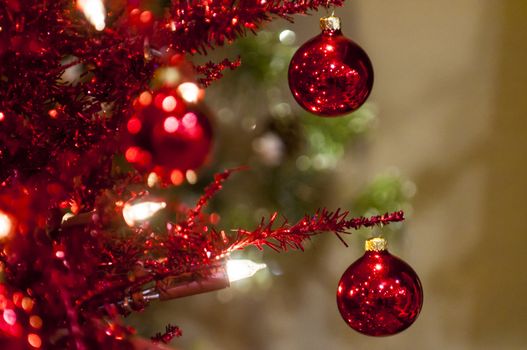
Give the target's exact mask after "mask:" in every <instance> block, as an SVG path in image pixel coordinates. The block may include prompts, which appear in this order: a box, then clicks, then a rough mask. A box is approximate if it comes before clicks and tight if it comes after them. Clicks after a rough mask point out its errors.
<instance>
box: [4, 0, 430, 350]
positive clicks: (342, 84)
mask: <svg viewBox="0 0 527 350" xmlns="http://www.w3.org/2000/svg"><path fill="white" fill-rule="evenodd" d="M340 5H341V2H340V1H330V2H328V1H317V0H314V1H252V0H251V1H238V2H231V1H222V0H218V1H207V2H205V1H196V2H178V1H172V2H156V3H148V2H145V3H143V2H135V1H108V2H104V3H103V2H102V1H98V0H91V1H90V0H84V1H81V0H79V1H55V2H52V3H48V2H46V1H36V0H35V1H33V0H32V1H26V2H24V3H22V2H21V1H16V0H4V1H2V2H1V6H0V29H1V30H0V58H1V62H2V66H1V68H0V70H1V71H0V74H1V83H0V91H1V97H2V98H1V101H0V125H1V129H0V161H1V164H0V181H1V182H0V183H1V187H0V237H1V241H0V244H1V246H2V252H1V254H0V260H1V262H2V277H3V283H2V284H1V285H0V288H1V289H0V307H1V309H2V312H3V320H2V321H0V331H1V333H0V344H2V345H3V346H4V347H5V348H8V349H25V348H28V347H29V348H57V349H62V348H68V349H70V348H71V349H91V348H94V349H97V348H105V349H113V348H115V349H126V348H140V347H141V346H146V347H156V346H159V345H156V344H159V343H168V342H169V341H170V340H171V339H172V338H174V337H176V336H178V335H180V333H181V330H180V329H179V328H178V327H177V326H174V325H167V327H166V330H165V331H164V332H163V331H160V332H159V333H158V334H157V335H153V336H152V339H151V344H149V341H146V340H144V339H141V338H139V337H137V336H135V331H134V329H132V328H131V327H129V326H126V325H125V323H124V322H123V320H122V318H123V317H124V316H128V315H130V314H131V313H134V312H140V311H142V310H144V309H145V308H146V307H147V306H149V304H150V303H151V302H153V301H157V300H168V299H176V298H181V297H185V296H190V295H194V294H197V293H203V292H207V291H213V290H218V289H221V288H226V287H228V286H229V284H230V282H234V281H235V280H236V279H238V278H243V277H248V276H250V275H252V274H254V273H255V272H256V271H257V270H259V269H260V268H262V267H263V265H262V264H258V263H254V262H250V261H246V260H238V259H233V258H232V257H231V255H232V253H234V252H236V251H238V250H242V249H244V248H247V247H251V246H253V247H256V248H259V249H262V248H263V247H269V248H271V249H273V250H276V251H286V250H290V249H292V250H302V249H303V248H304V243H305V241H306V240H308V239H310V237H312V236H313V235H315V234H317V233H320V232H333V233H335V234H336V236H337V237H338V238H339V239H340V240H342V241H343V242H344V240H343V238H342V236H343V234H345V233H348V230H350V229H359V228H362V227H372V226H376V225H384V224H389V223H392V222H399V221H402V220H403V213H402V211H398V209H399V208H398V206H399V205H401V204H402V203H401V201H403V202H404V195H395V196H394V198H393V200H392V201H391V203H389V202H390V201H384V202H383V203H382V204H383V205H385V206H386V207H385V208H383V207H382V206H383V205H378V206H377V207H380V208H379V210H380V211H381V212H379V213H371V212H370V213H368V214H371V215H368V216H367V217H363V216H359V217H351V216H350V215H349V214H348V211H347V210H345V209H343V210H340V209H335V210H329V209H326V207H325V206H324V205H323V204H324V201H317V200H316V199H315V198H314V196H313V195H312V194H310V192H312V191H313V190H314V189H316V186H317V184H316V183H312V186H315V187H311V188H307V189H306V187H304V188H302V187H301V186H300V187H298V186H297V185H298V184H299V183H300V184H301V183H308V182H309V181H310V180H312V179H314V178H315V176H313V172H314V171H319V172H320V171H326V170H327V169H329V168H331V164H334V163H335V162H336V161H337V160H338V158H339V156H341V155H342V152H343V151H342V147H341V144H342V143H343V142H344V141H345V140H347V139H349V138H350V137H353V136H354V135H356V134H359V133H360V132H361V131H363V129H364V125H365V124H367V121H368V118H370V115H371V112H368V111H367V110H362V111H359V112H357V113H358V114H356V115H355V116H353V117H352V118H351V119H344V118H343V119H340V120H336V122H335V123H333V124H332V126H331V127H328V130H329V132H328V133H320V132H319V130H320V129H321V128H325V127H326V123H325V120H324V119H318V120H314V119H307V118H306V119H305V121H302V122H300V123H299V122H298V120H303V119H302V116H295V115H294V113H291V112H290V111H289V110H288V108H287V106H286V105H284V104H280V103H276V101H277V100H280V98H279V97H277V96H278V94H279V93H275V94H274V97H273V96H272V95H271V96H270V97H269V99H270V100H272V99H273V98H274V99H275V101H269V103H265V104H266V105H269V106H272V108H270V109H269V111H268V113H269V115H270V116H271V118H269V119H268V120H269V123H268V124H267V125H266V126H265V128H262V129H261V130H258V132H259V135H258V137H256V138H254V140H252V143H251V145H252V149H253V151H254V154H253V153H249V152H247V147H246V146H245V144H247V143H249V139H248V138H247V137H246V138H244V137H243V135H240V134H243V130H245V133H247V134H248V133H249V131H250V130H252V129H254V125H255V123H254V122H251V121H250V120H245V121H244V123H241V124H242V130H241V131H242V132H241V133H240V130H238V132H237V133H236V134H233V135H230V136H231V137H236V138H237V139H238V140H239V141H238V142H237V143H238V144H237V145H236V147H235V149H232V150H228V149H223V150H222V149H220V150H217V151H216V152H214V153H211V150H212V147H213V144H214V137H215V136H214V135H216V133H217V131H216V130H217V128H215V124H220V123H215V122H214V120H213V118H214V114H215V113H214V112H213V111H211V109H210V108H209V107H207V106H206V105H205V104H204V91H205V90H204V88H205V87H208V86H210V85H212V89H214V88H216V89H220V90H221V87H220V85H219V84H220V82H216V80H218V79H220V78H222V76H223V74H224V71H225V70H234V71H233V72H231V73H229V76H228V77H226V79H229V80H231V83H232V81H233V80H236V79H239V80H237V82H236V83H233V84H232V85H234V86H238V87H239V90H238V91H237V92H236V93H231V94H230V96H229V97H228V98H231V99H232V98H234V97H235V96H236V95H238V96H242V93H243V92H244V91H243V90H244V89H245V90H247V89H248V88H250V87H249V86H247V83H248V82H249V83H250V82H254V81H255V80H258V79H259V78H262V79H264V80H268V81H267V84H273V83H272V81H269V80H272V77H271V76H272V74H271V75H270V74H268V70H266V69H264V70H263V71H262V70H261V67H262V66H264V67H265V66H266V64H262V60H263V61H265V60H268V61H269V63H268V65H269V66H271V67H272V66H273V65H274V66H275V68H276V67H278V68H279V66H280V60H279V59H277V56H276V54H275V53H276V51H277V50H283V51H284V52H283V53H282V55H283V57H289V56H291V54H292V50H290V48H287V47H285V48H284V47H283V44H284V43H287V41H288V40H290V38H291V35H292V34H291V33H288V32H282V33H281V35H280V41H281V42H282V44H280V43H275V42H273V41H272V40H271V39H269V35H267V38H266V35H265V33H263V35H261V36H259V37H258V40H262V41H263V42H260V43H259V42H258V40H256V41H254V40H253V41H250V40H245V41H244V39H240V38H241V37H244V36H245V35H246V34H251V33H254V32H256V31H258V30H259V29H260V28H261V27H262V25H263V24H264V23H265V22H269V21H271V20H273V19H276V18H285V19H287V20H291V19H292V18H291V16H292V15H295V14H302V13H306V12H307V11H311V10H315V9H317V8H319V7H328V6H340ZM322 30H323V32H322V34H321V35H320V36H319V37H317V38H316V40H318V41H315V42H314V43H315V44H316V45H315V46H313V45H312V46H306V47H304V50H305V51H301V50H302V49H300V50H299V51H298V52H297V54H295V57H296V60H295V58H293V61H292V63H291V65H290V66H289V67H290V69H289V82H290V85H291V90H292V92H293V94H294V96H295V99H296V100H297V101H298V102H299V104H300V105H302V107H304V108H305V109H306V110H307V111H309V112H312V113H316V114H319V115H321V116H334V115H342V114H346V113H349V112H352V111H354V110H356V109H357V108H358V107H360V106H361V105H362V104H363V103H364V101H365V100H366V98H367V97H368V95H369V92H370V90H371V86H372V83H373V76H372V74H373V73H372V68H371V63H369V60H368V57H367V56H366V54H365V53H364V52H363V51H362V49H361V48H360V47H359V46H358V45H356V44H355V43H353V42H352V41H350V40H349V39H346V38H345V37H343V36H342V34H341V32H340V27H339V23H338V19H337V18H336V17H334V16H327V17H325V18H324V19H323V21H322ZM288 36H289V39H288ZM238 39H240V40H238ZM237 40H238V42H237V43H236V45H238V50H239V52H240V56H241V60H240V59H238V58H233V59H223V58H216V59H214V58H215V56H217V54H216V53H214V54H210V51H211V50H212V49H214V48H217V47H220V46H224V45H225V44H231V43H233V42H235V41H237ZM328 40H329V43H328ZM279 45H282V46H280V47H281V49H277V48H278V47H279ZM331 45H334V46H331ZM322 46H323V47H324V49H323V53H322V54H319V53H318V52H319V51H320V50H319V47H322ZM341 46H343V47H345V48H346V50H344V51H345V52H347V54H349V55H351V56H350V57H348V56H346V57H334V52H341V50H340V47H341ZM254 50H256V54H255V51H254ZM259 50H261V51H259ZM303 52H305V55H304V53H303ZM320 52H322V51H320ZM279 54H280V53H279ZM266 55H267V56H266ZM317 55H318V56H317ZM307 56H309V57H310V59H311V62H309V61H308V62H306V61H305V60H303V57H307ZM319 56H320V57H319ZM204 57H205V58H204ZM244 57H248V60H247V65H244V63H243V62H244ZM283 57H282V68H283V66H284V65H283ZM209 58H210V59H212V60H210V61H209V60H208V59H209ZM337 59H341V61H342V62H341V64H342V65H341V66H339V65H337V66H335V67H334V64H333V62H336V61H335V60H337ZM251 60H252V64H251ZM326 60H330V61H331V62H330V63H328V64H329V65H330V66H331V67H330V68H331V69H329V70H326V69H325V68H324V66H323V65H324V64H325V63H324V62H325V61H326ZM200 61H201V62H200ZM313 62H315V65H312V66H309V64H311V63H313ZM317 62H318V63H317ZM328 62H329V61H328ZM240 64H241V66H240ZM305 64H307V65H308V68H298V67H304V66H303V65H305ZM339 64H340V63H339ZM295 67H296V68H295ZM357 67H360V68H357ZM297 68H298V69H297ZM238 70H239V71H238ZM244 70H245V71H244ZM258 70H260V71H258ZM271 71H272V72H273V74H279V73H280V69H273V70H271ZM282 71H284V72H283V74H286V73H285V69H282ZM238 73H240V75H237V74H238ZM310 74H311V75H310ZM247 76H252V77H251V78H250V79H247ZM309 76H321V77H322V78H320V79H321V80H323V81H322V82H321V83H319V82H318V80H317V82H316V83H314V82H313V79H314V78H311V79H310V78H309ZM316 79H319V78H316ZM328 81H331V82H332V83H327V82H328ZM333 81H337V82H336V83H335V82H333ZM215 84H216V85H215ZM313 84H314V85H313ZM215 86H216V87H215ZM252 87H254V85H253V86H252ZM326 88H327V89H328V90H327V91H326V90H325V89H326ZM275 92H276V91H275ZM221 93H222V91H216V92H214V91H213V92H212V94H217V95H220V94H221ZM223 93H224V92H223ZM245 93H247V94H248V95H247V96H246V97H245V98H249V99H251V100H254V99H257V98H258V95H257V94H258V89H255V90H254V91H248V92H247V91H246V92H245ZM260 93H261V91H260ZM251 94H252V95H251ZM227 96H228V94H227ZM220 98H221V97H220ZM224 98H225V97H224ZM255 103H256V102H255ZM305 113H307V112H305ZM217 114H218V119H220V120H229V119H231V120H232V118H236V116H235V115H234V116H233V114H236V113H233V110H230V111H229V110H225V109H224V110H223V111H218V113H217ZM216 126H217V125H216ZM304 138H305V139H304ZM240 146H241V147H240ZM231 152H235V153H236V152H238V153H239V154H240V156H239V157H228V156H227V155H228V154H230V153H231ZM243 158H245V160H246V161H245V162H241V164H240V163H238V164H232V163H233V159H238V161H239V159H243ZM244 163H245V164H244ZM246 164H249V165H250V169H252V170H248V171H246V174H237V175H235V176H238V177H242V176H245V177H246V178H248V179H247V180H246V181H248V183H247V184H246V185H245V187H246V188H248V190H247V191H249V190H254V191H255V192H258V191H256V188H257V187H258V184H259V185H260V187H261V188H262V190H261V191H260V192H263V193H260V194H261V196H259V197H256V196H255V197H254V198H256V199H255V203H254V206H253V207H252V208H253V209H254V208H262V210H259V211H256V215H258V216H259V217H260V218H261V217H264V219H261V221H256V222H255V223H256V225H254V223H253V222H251V220H249V219H255V218H254V217H252V218H251V217H250V216H249V215H247V212H252V211H253V209H252V208H251V207H249V208H245V209H243V208H242V209H238V210H239V211H241V214H242V215H240V216H241V217H242V218H243V217H245V219H241V220H235V218H236V219H237V218H238V215H232V216H231V217H230V218H229V217H227V218H225V219H223V220H222V221H220V217H221V216H222V211H224V210H228V209H229V205H231V206H232V203H233V202H234V201H236V200H237V198H236V195H235V193H234V192H233V191H230V192H229V189H228V186H227V188H226V191H225V192H226V193H225V194H224V196H223V197H222V198H223V199H218V198H216V197H215V196H216V195H217V193H218V191H220V190H221V189H222V187H223V186H224V182H225V181H226V180H227V179H228V178H229V177H230V176H231V175H233V173H234V172H237V171H238V170H243V169H242V168H239V166H243V165H246ZM228 167H230V168H233V167H235V168H233V169H232V170H225V171H223V170H219V169H222V168H223V169H225V168H228ZM298 169H300V170H301V171H300V174H299V173H298V171H297V170H298ZM251 177H255V178H256V180H254V178H251ZM292 177H293V179H292ZM207 179H209V182H210V184H208V185H207ZM268 179H273V181H274V183H269V182H268ZM285 179H289V181H285ZM393 181H395V182H396V183H395V185H394V184H393ZM378 182H379V183H377V184H374V185H372V186H373V188H377V187H378V186H392V187H394V188H396V189H397V188H399V187H400V186H399V183H398V180H397V179H395V180H394V179H393V178H381V179H379V180H378ZM190 185H193V186H190ZM198 188H199V189H200V191H199V192H200V194H199V195H198V194H197V192H196V191H197V189H198ZM238 191H239V189H238ZM247 191H245V192H247ZM242 192H244V191H242ZM265 192H267V193H265ZM238 193H239V192H238ZM400 197H402V198H403V199H401V198H400ZM238 199H239V198H238ZM374 199H375V197H374V196H368V195H367V194H365V195H364V196H362V197H361V199H360V200H358V201H357V202H356V203H357V204H356V205H357V208H356V209H359V210H360V207H361V205H362V207H363V208H364V209H370V208H372V207H376V206H375V205H371V203H368V202H369V201H371V200H374ZM192 200H193V201H192ZM214 201H215V202H214ZM229 203H230V204H229ZM276 203H279V204H280V205H281V206H284V207H287V206H289V207H290V209H289V210H287V216H288V217H296V218H298V217H301V219H299V220H298V221H293V222H290V221H288V220H287V219H285V217H284V216H283V215H280V214H279V213H278V212H270V211H269V210H268V209H267V208H268V207H269V206H270V205H274V204H276ZM361 203H362V204H361ZM209 204H211V205H212V207H213V210H212V211H211V212H206V211H205V207H206V206H207V205H209ZM346 204H347V203H346ZM271 210H275V209H271ZM243 211H245V213H243ZM385 211H386V213H384V212H385ZM306 212H310V213H311V214H307V215H305V213H306ZM220 222H221V226H219V225H220ZM240 226H248V227H252V228H251V229H240V228H237V227H240ZM220 227H224V229H221V228H220ZM231 228H234V229H231ZM344 244H345V242H344ZM368 251H369V252H375V254H374V255H375V256H376V258H379V256H380V255H382V254H384V253H382V252H385V253H386V254H389V253H387V252H386V250H385V246H384V245H383V244H381V243H375V244H374V243H371V242H370V246H369V248H368ZM379 252H380V253H379ZM390 257H391V256H390ZM387 259H388V258H387ZM390 259H391V258H390ZM386 261H388V260H386ZM387 263H390V264H393V262H391V260H390V262H387ZM383 264H384V261H383ZM395 264H398V262H396V263H395ZM377 265H379V266H380V264H377ZM377 265H375V266H377ZM405 268H406V267H405V266H403V267H398V270H404V269H405ZM364 269H366V270H367V268H364ZM410 270H411V268H410ZM366 272H367V271H366ZM240 273H241V275H240ZM368 278H369V275H368ZM415 279H417V277H415ZM350 281H351V280H350ZM401 281H402V280H401ZM403 282H404V281H403ZM411 282H413V281H410V282H409V283H411ZM350 283H351V282H350ZM354 283H355V282H354ZM417 283H418V280H417ZM340 286H341V287H342V288H344V287H346V288H347V287H348V286H347V285H346V283H344V282H343V283H341V285H340ZM383 286H384V285H383ZM418 287H419V288H420V286H418ZM339 288H340V287H339ZM383 288H384V287H383ZM339 293H340V290H339ZM408 293H410V294H411V293H414V292H411V291H410V289H408ZM415 293H416V294H419V293H420V291H415ZM421 302H422V300H421V299H419V298H418V299H417V300H416V304H415V305H413V307H414V309H417V312H413V313H411V314H410V316H407V317H409V320H402V319H396V320H391V321H390V324H389V325H385V326H386V327H384V328H383V327H382V326H381V323H382V322H381V321H379V319H373V318H372V319H371V320H369V321H368V325H369V326H368V327H363V326H362V325H360V324H359V325H357V324H356V323H354V322H352V321H350V319H349V318H348V320H347V322H348V323H350V325H351V326H352V327H354V328H356V329H357V328H358V330H359V331H361V332H363V333H366V334H370V335H383V334H391V333H393V332H398V331H400V330H402V329H404V328H406V327H407V326H409V325H410V324H411V323H412V322H413V320H414V319H415V317H416V316H417V314H418V312H419V309H420V307H421V304H420V303H421ZM346 303H348V302H347V301H346V302H342V303H340V304H339V308H341V312H342V313H343V316H344V314H345V313H346V312H347V311H349V310H343V309H342V308H343V307H344V306H342V305H344V304H346ZM346 305H347V304H346ZM362 307H363V306H362V304H361V305H360V306H356V308H362ZM377 311H378V310H373V309H372V310H370V311H369V313H370V314H374V313H375V312H377ZM414 311H415V310H414ZM383 317H384V318H385V319H388V317H387V316H386V315H384V316H383ZM345 318H346V317H345ZM175 321H176V322H177V318H176V319H175ZM359 323H360V322H359ZM381 328H382V329H381ZM379 329H381V330H380V331H379Z"/></svg>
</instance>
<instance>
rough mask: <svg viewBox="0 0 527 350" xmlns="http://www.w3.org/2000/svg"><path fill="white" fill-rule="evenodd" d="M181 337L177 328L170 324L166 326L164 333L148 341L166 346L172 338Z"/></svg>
mask: <svg viewBox="0 0 527 350" xmlns="http://www.w3.org/2000/svg"><path fill="white" fill-rule="evenodd" d="M182 335H183V332H182V331H181V329H180V328H179V327H178V326H173V325H171V324H170V323H169V324H168V325H167V326H166V328H165V332H164V333H161V332H159V333H156V335H154V336H153V337H151V338H150V339H151V340H152V341H153V342H154V343H164V344H168V343H170V341H171V340H172V339H174V338H179V337H181V336H182Z"/></svg>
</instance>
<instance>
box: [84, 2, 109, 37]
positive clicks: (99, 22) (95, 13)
mask: <svg viewBox="0 0 527 350" xmlns="http://www.w3.org/2000/svg"><path fill="white" fill-rule="evenodd" d="M77 7H78V8H79V9H80V10H81V11H82V12H84V16H86V19H87V20H88V21H90V23H91V24H93V26H94V27H95V29H96V30H98V31H101V30H103V29H104V28H105V27H106V23H105V20H106V9H105V8H104V4H103V2H102V0H79V1H77Z"/></svg>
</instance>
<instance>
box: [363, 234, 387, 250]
mask: <svg viewBox="0 0 527 350" xmlns="http://www.w3.org/2000/svg"><path fill="white" fill-rule="evenodd" d="M387 246H388V242H387V241H386V240H385V239H384V238H381V237H375V238H370V239H368V240H367V241H366V242H364V249H365V250H366V251H368V252H371V251H374V252H380V251H383V250H386V247H387Z"/></svg>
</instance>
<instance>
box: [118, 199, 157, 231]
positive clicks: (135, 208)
mask: <svg viewBox="0 0 527 350" xmlns="http://www.w3.org/2000/svg"><path fill="white" fill-rule="evenodd" d="M166 206H167V204H166V203H165V202H136V203H126V204H125V205H124V207H123V218H124V221H125V222H126V223H127V224H128V226H134V225H135V224H136V223H137V222H141V221H145V220H147V219H149V218H151V217H152V216H154V214H155V213H157V212H158V211H160V210H161V209H163V208H165V207H166Z"/></svg>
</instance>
